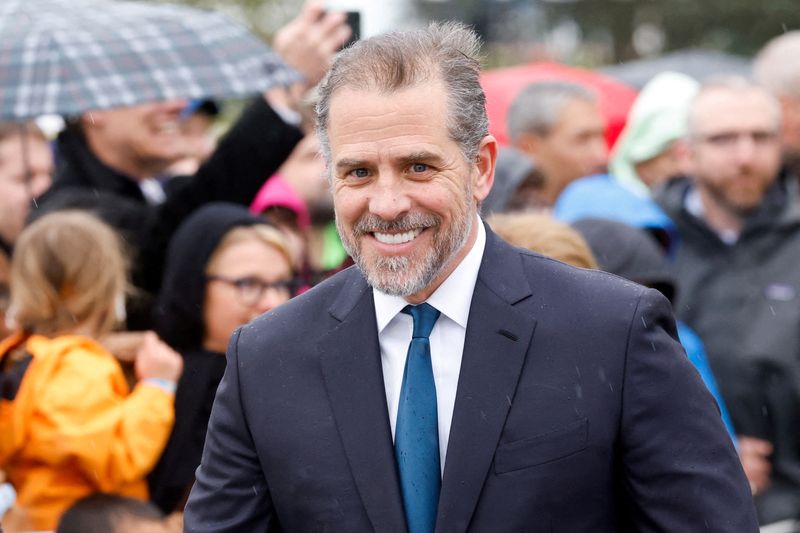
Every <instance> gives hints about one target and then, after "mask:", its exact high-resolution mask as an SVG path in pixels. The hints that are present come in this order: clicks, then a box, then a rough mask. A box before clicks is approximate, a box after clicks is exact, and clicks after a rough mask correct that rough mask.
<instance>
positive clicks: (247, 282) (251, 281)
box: [237, 278, 262, 289]
mask: <svg viewBox="0 0 800 533" xmlns="http://www.w3.org/2000/svg"><path fill="white" fill-rule="evenodd" d="M261 284H262V283H261V280H258V279H256V278H242V279H239V280H237V285H239V287H241V288H243V289H252V288H254V287H258V286H259V285H261Z"/></svg>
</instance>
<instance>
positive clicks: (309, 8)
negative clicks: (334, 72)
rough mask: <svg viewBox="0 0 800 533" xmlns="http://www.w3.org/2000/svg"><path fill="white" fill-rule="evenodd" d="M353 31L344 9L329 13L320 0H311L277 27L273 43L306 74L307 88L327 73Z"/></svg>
mask: <svg viewBox="0 0 800 533" xmlns="http://www.w3.org/2000/svg"><path fill="white" fill-rule="evenodd" d="M350 34H351V30H350V27H349V26H348V25H347V24H345V15H344V13H341V12H339V13H326V12H325V9H324V8H323V7H322V5H320V4H319V3H318V2H309V3H307V4H306V5H305V6H303V10H302V11H301V12H300V14H299V15H298V16H297V17H296V18H295V19H293V20H292V21H291V22H289V23H288V24H286V25H285V26H283V27H282V28H281V29H279V30H278V33H276V34H275V39H274V40H273V43H272V47H273V48H274V49H275V52H277V53H278V55H280V56H281V57H282V58H283V60H284V61H286V63H287V64H289V65H290V66H291V67H293V68H294V69H295V70H297V71H298V72H299V73H300V74H302V75H303V76H305V79H306V80H305V81H306V87H305V89H310V88H311V87H314V86H315V85H316V84H317V83H319V82H320V80H322V78H323V76H325V73H326V72H327V71H328V68H330V65H331V61H333V56H334V54H336V51H337V50H339V48H340V47H341V46H342V45H343V44H344V43H345V42H346V41H347V39H348V38H349V37H350Z"/></svg>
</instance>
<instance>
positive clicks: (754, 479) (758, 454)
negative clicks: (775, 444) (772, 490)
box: [739, 436, 772, 496]
mask: <svg viewBox="0 0 800 533" xmlns="http://www.w3.org/2000/svg"><path fill="white" fill-rule="evenodd" d="M771 454H772V444H770V443H769V441H766V440H762V439H757V438H755V437H747V436H740V437H739V460H741V462H742V468H744V473H745V475H746V476H747V480H748V481H749V482H750V490H751V491H752V493H753V496H755V495H757V494H760V493H762V492H764V490H766V489H767V487H768V486H769V478H770V474H771V473H772V464H771V463H770V460H769V456H770V455H771Z"/></svg>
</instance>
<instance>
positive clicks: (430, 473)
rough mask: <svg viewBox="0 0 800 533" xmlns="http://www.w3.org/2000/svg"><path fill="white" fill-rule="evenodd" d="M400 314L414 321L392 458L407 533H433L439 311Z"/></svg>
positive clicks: (416, 308) (414, 309)
mask: <svg viewBox="0 0 800 533" xmlns="http://www.w3.org/2000/svg"><path fill="white" fill-rule="evenodd" d="M403 313H406V314H409V315H411V316H412V317H413V318H414V333H413V334H412V338H411V344H409V346H408V355H407V356H406V367H405V371H404V373H403V386H402V388H401V390H400V404H399V406H398V409H397V425H396V427H395V438H394V454H395V458H396V459H397V466H398V468H399V471H400V487H401V490H402V493H403V505H404V508H405V512H406V522H407V524H408V531H409V533H432V532H433V530H434V529H435V528H436V511H437V509H438V507H439V489H440V488H441V485H442V480H441V473H440V472H441V470H440V466H439V424H438V416H437V409H436V384H435V383H434V381H433V368H432V366H431V344H430V340H429V338H428V337H430V334H431V331H432V330H433V326H434V324H435V323H436V319H438V318H439V311H437V310H436V308H434V307H432V306H431V305H428V304H420V305H408V306H406V307H405V308H404V309H403Z"/></svg>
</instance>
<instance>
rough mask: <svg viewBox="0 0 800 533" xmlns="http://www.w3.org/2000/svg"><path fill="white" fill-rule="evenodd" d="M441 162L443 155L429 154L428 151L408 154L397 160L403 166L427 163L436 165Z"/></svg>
mask: <svg viewBox="0 0 800 533" xmlns="http://www.w3.org/2000/svg"><path fill="white" fill-rule="evenodd" d="M441 160H442V156H441V155H439V154H437V153H434V152H428V151H426V150H421V151H419V152H411V153H410V154H406V155H403V156H400V157H398V158H397V161H398V162H399V163H400V164H401V165H411V164H413V163H426V162H431V163H435V162H438V161H441Z"/></svg>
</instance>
